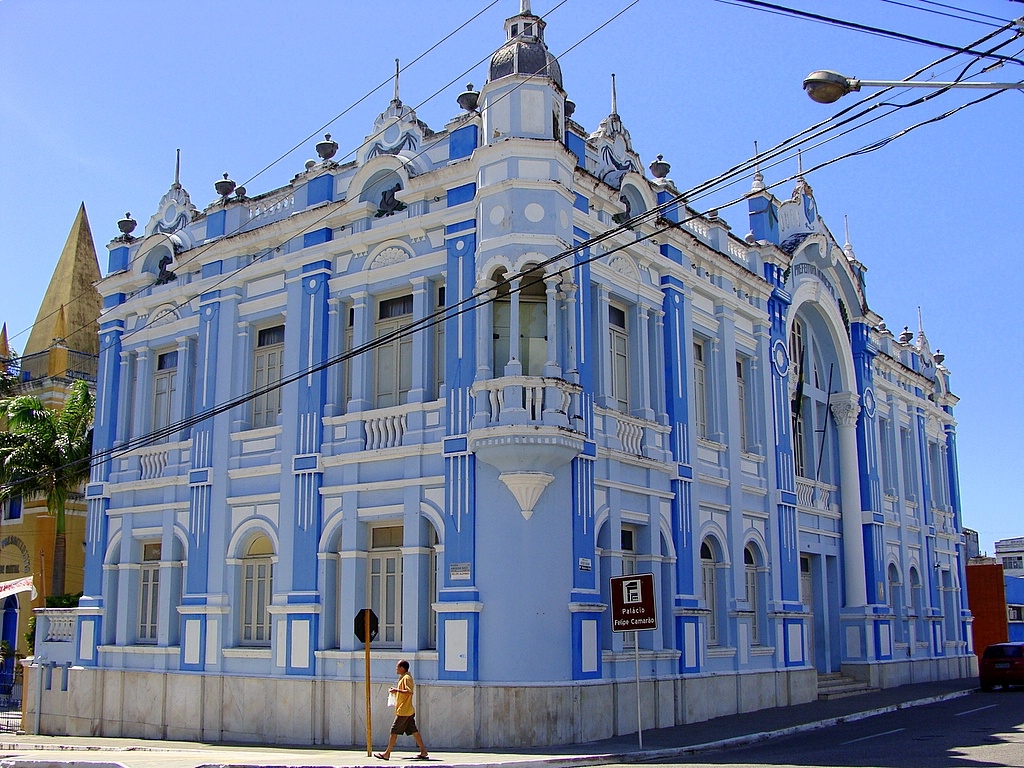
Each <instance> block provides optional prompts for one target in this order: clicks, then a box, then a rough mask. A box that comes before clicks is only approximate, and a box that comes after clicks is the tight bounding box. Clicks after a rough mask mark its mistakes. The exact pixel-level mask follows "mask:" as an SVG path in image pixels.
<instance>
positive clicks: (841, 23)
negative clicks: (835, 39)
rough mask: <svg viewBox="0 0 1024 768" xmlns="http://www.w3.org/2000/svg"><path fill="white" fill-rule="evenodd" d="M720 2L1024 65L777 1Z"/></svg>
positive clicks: (1004, 57) (732, 0) (1008, 57)
mask: <svg viewBox="0 0 1024 768" xmlns="http://www.w3.org/2000/svg"><path fill="white" fill-rule="evenodd" d="M718 2H722V3H726V4H728V5H741V6H750V7H752V8H757V9H759V10H767V11H771V12H773V13H781V14H784V15H787V16H795V17H797V18H802V19H810V20H811V21H818V22H822V23H825V24H831V25H833V26H836V27H845V28H846V29H852V30H854V31H856V32H867V33H869V34H872V35H881V36H882V37H889V38H892V39H893V40H903V41H905V42H909V43H918V44H920V45H929V46H931V47H933V48H941V49H942V50H946V51H955V52H956V53H967V54H971V55H974V56H984V57H985V58H991V59H996V60H998V61H1004V62H1012V63H1013V64H1022V65H1024V60H1021V59H1018V58H1016V57H1013V56H1002V55H1000V54H995V53H989V54H986V53H982V52H981V51H976V50H974V49H972V48H962V47H960V46H958V45H949V44H948V43H940V42H938V41H936V40H929V39H927V38H924V37H917V36H915V35H907V34H904V33H902V32H894V31H893V30H890V29H882V28H881V27H872V26H870V25H868V24H858V23H857V22H855V21H845V20H844V19H837V18H835V17H833V16H825V15H823V14H820V13H811V12H810V11H801V10H798V9H796V8H790V7H788V6H785V5H778V4H776V3H768V2H765V1H764V0H718Z"/></svg>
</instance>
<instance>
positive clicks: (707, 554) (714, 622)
mask: <svg viewBox="0 0 1024 768" xmlns="http://www.w3.org/2000/svg"><path fill="white" fill-rule="evenodd" d="M716 562H717V561H716V558H715V552H714V547H713V546H712V543H711V540H710V539H704V542H703V543H702V544H701V545H700V565H701V573H702V574H703V594H704V604H705V606H707V609H708V627H707V632H708V634H707V643H708V645H718V628H719V627H718V568H717V565H716Z"/></svg>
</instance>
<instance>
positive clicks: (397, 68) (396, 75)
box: [394, 59, 401, 101]
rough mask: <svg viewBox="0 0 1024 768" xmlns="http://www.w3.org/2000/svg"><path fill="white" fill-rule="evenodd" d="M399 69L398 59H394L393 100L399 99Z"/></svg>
mask: <svg viewBox="0 0 1024 768" xmlns="http://www.w3.org/2000/svg"><path fill="white" fill-rule="evenodd" d="M399 70H400V67H399V66H398V59H395V98H394V101H401V99H399V98H398V72H399Z"/></svg>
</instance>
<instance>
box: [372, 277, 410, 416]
mask: <svg viewBox="0 0 1024 768" xmlns="http://www.w3.org/2000/svg"><path fill="white" fill-rule="evenodd" d="M411 317H412V296H411V295H409V296H399V297H398V298H394V299H387V300H385V301H381V302H380V304H379V305H378V314H377V318H378V319H377V324H376V325H375V326H374V337H375V338H376V339H387V340H386V341H381V342H380V346H378V347H377V348H376V349H375V350H374V386H375V399H374V407H376V408H390V407H391V406H394V405H402V404H403V403H405V402H407V401H408V397H409V390H410V389H412V335H411V334H399V333H398V331H399V330H401V329H402V328H403V327H405V326H406V325H408V324H409V321H410V319H411Z"/></svg>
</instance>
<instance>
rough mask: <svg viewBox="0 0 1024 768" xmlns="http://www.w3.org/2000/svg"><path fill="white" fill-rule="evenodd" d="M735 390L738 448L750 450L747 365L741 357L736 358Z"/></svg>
mask: <svg viewBox="0 0 1024 768" xmlns="http://www.w3.org/2000/svg"><path fill="white" fill-rule="evenodd" d="M736 390H737V393H738V395H737V399H738V401H739V402H738V407H739V408H738V410H739V419H740V424H739V427H740V450H741V451H748V450H750V448H749V432H748V423H749V421H750V414H749V413H747V365H746V362H745V361H744V360H743V358H741V357H738V358H736Z"/></svg>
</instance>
